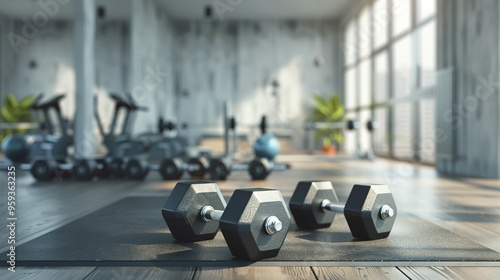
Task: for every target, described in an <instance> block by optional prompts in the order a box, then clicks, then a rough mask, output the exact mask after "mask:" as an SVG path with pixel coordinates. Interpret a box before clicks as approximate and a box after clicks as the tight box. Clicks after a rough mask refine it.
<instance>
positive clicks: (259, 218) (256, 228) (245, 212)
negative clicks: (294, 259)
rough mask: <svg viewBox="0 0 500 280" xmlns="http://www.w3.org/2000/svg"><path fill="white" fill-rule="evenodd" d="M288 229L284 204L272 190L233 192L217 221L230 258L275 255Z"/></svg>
mask: <svg viewBox="0 0 500 280" xmlns="http://www.w3.org/2000/svg"><path fill="white" fill-rule="evenodd" d="M289 227H290V214H289V213H288V209H287V207H286V204H285V201H284V200H283V197H282V196H281V193H280V192H279V191H278V190H272V189H239V190H236V191H235V192H234V194H233V196H232V197H231V200H230V201H229V203H228V205H227V208H226V210H225V211H224V214H223V215H222V217H221V220H220V228H221V231H222V234H224V238H225V239H226V242H227V244H228V246H229V249H230V251H231V253H232V254H233V256H236V257H238V258H242V259H247V260H259V259H263V258H271V257H275V256H277V255H278V253H279V251H280V249H281V246H283V242H284V240H285V237H286V235H287V233H288V228H289Z"/></svg>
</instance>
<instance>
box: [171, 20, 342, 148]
mask: <svg viewBox="0 0 500 280" xmlns="http://www.w3.org/2000/svg"><path fill="white" fill-rule="evenodd" d="M174 30H175V48H174V51H175V55H174V69H175V78H176V80H175V82H176V87H175V88H176V94H177V97H178V99H177V105H176V107H175V108H176V110H175V113H174V114H175V116H176V117H177V118H178V119H179V120H180V121H181V122H184V121H187V122H195V123H202V122H208V123H210V124H212V125H215V126H216V127H217V128H218V129H217V128H216V129H211V128H208V127H206V126H202V127H200V126H199V125H198V126H197V127H196V130H189V135H192V136H195V137H196V136H197V135H201V134H203V133H210V132H217V131H220V128H221V126H222V125H221V113H222V112H221V108H222V105H221V104H222V102H223V101H224V100H228V101H229V102H230V110H231V111H232V112H231V113H232V114H234V115H235V116H236V117H237V118H238V120H239V122H240V123H242V124H257V123H258V122H259V120H260V117H261V116H262V115H263V114H266V115H267V116H268V117H269V121H270V122H272V123H280V124H282V123H288V122H300V121H303V120H304V119H305V117H306V113H307V108H308V106H310V105H312V98H311V97H312V95H313V94H322V95H329V94H332V93H336V92H339V90H340V84H341V83H340V82H339V79H337V72H336V71H335V68H334V67H335V65H336V63H338V61H337V60H338V53H337V50H336V46H337V45H339V44H338V42H336V35H337V33H338V32H337V25H336V24H335V23H334V22H331V21H300V22H295V21H265V22H249V21H246V22H210V21H195V22H193V21H175V22H174ZM318 56H323V58H324V61H325V63H324V64H323V65H322V67H317V66H315V64H314V59H315V58H316V57H318ZM274 80H276V81H278V82H279V85H280V86H279V89H278V90H277V94H274V95H273V86H272V82H273V81H274ZM193 126H194V124H193ZM240 131H243V132H252V130H249V129H245V128H244V127H240ZM253 131H254V132H256V133H257V130H255V129H254V130H253ZM274 132H278V133H288V134H290V135H292V134H293V135H298V136H297V137H296V139H294V140H295V141H296V144H297V145H296V146H297V147H298V148H302V147H303V144H302V143H301V141H302V140H303V135H301V133H297V131H290V130H288V131H276V130H275V131H274Z"/></svg>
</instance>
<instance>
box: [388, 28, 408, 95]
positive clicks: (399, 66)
mask: <svg viewBox="0 0 500 280" xmlns="http://www.w3.org/2000/svg"><path fill="white" fill-rule="evenodd" d="M393 53H394V57H393V64H394V65H393V69H394V79H393V81H394V83H393V84H394V96H395V97H402V96H408V95H410V92H411V88H412V83H411V74H412V47H411V37H410V36H406V37H404V38H402V39H400V40H399V41H397V42H396V43H394V48H393Z"/></svg>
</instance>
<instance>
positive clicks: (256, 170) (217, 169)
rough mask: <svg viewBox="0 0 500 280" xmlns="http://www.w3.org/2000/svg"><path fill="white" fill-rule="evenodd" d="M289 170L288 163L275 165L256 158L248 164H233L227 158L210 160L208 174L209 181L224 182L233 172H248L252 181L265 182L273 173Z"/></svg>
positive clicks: (266, 160)
mask: <svg viewBox="0 0 500 280" xmlns="http://www.w3.org/2000/svg"><path fill="white" fill-rule="evenodd" d="M290 168H291V165H290V164H288V163H276V162H273V161H270V160H268V159H266V158H256V159H253V160H251V161H250V162H248V163H233V162H232V160H230V159H228V158H214V159H211V160H210V168H209V170H208V173H209V174H210V179H211V180H218V181H225V180H227V177H229V175H230V174H231V172H233V171H248V174H249V175H250V177H251V178H252V180H265V179H266V178H267V176H269V174H271V172H273V171H285V170H288V169H290Z"/></svg>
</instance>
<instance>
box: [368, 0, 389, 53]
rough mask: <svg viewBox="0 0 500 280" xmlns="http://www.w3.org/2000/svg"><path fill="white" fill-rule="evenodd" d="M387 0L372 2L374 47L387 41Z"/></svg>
mask: <svg viewBox="0 0 500 280" xmlns="http://www.w3.org/2000/svg"><path fill="white" fill-rule="evenodd" d="M388 13H389V12H388V10H387V0H376V1H375V3H374V4H373V22H372V26H373V46H374V48H375V49H378V48H379V47H381V46H383V45H384V44H386V43H387V39H388V36H387V26H388V25H389V16H388Z"/></svg>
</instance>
